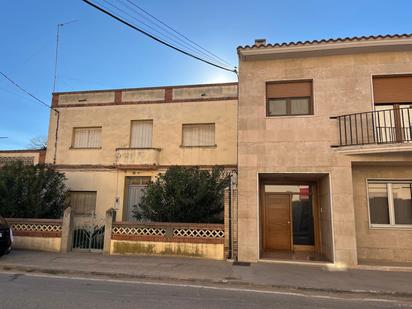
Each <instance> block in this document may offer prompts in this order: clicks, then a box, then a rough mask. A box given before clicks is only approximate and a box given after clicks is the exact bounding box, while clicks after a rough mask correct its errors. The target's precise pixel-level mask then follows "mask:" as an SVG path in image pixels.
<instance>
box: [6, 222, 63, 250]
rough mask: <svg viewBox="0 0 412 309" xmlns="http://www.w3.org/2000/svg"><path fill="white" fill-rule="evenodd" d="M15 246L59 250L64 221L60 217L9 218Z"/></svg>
mask: <svg viewBox="0 0 412 309" xmlns="http://www.w3.org/2000/svg"><path fill="white" fill-rule="evenodd" d="M7 222H8V223H9V224H10V226H11V229H12V232H13V238H14V241H13V248H15V249H27V250H42V251H53V252H59V251H60V248H61V237H62V231H63V227H62V224H63V221H62V220H58V219H56V220H55V219H20V218H9V219H7Z"/></svg>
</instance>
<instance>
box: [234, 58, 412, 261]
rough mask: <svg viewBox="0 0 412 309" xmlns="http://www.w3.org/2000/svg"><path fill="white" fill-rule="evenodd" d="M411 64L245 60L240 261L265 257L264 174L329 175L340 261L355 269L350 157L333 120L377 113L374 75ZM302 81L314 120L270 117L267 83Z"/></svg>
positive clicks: (388, 60)
mask: <svg viewBox="0 0 412 309" xmlns="http://www.w3.org/2000/svg"><path fill="white" fill-rule="evenodd" d="M411 60H412V53H411V52H392V53H370V54H355V55H339V56H324V57H308V58H296V59H294V58H291V59H279V60H261V61H241V62H240V77H239V122H238V129H239V147H238V151H239V157H238V158H239V161H238V164H239V259H240V260H250V261H254V260H256V259H258V252H259V250H258V246H259V245H258V241H257V240H258V238H259V235H258V231H259V229H258V226H257V225H258V220H257V219H258V218H257V211H256V209H257V207H258V196H257V175H258V173H263V172H266V173H330V177H331V190H332V192H333V194H332V199H331V203H332V209H333V218H334V222H333V223H334V241H335V257H336V260H335V261H336V262H344V263H348V264H355V263H356V261H357V252H356V250H357V246H356V237H355V214H354V207H353V188H352V170H351V157H350V156H347V155H345V154H343V153H340V151H339V150H337V149H333V148H331V145H335V144H337V143H338V137H339V133H338V126H337V122H336V120H333V119H330V117H331V116H335V115H342V114H349V113H355V112H365V111H370V110H371V109H372V107H373V104H372V102H373V99H372V75H374V74H395V73H411V72H412V61H411ZM298 79H312V80H313V91H314V98H313V99H314V115H308V116H294V117H272V118H268V117H266V111H265V106H266V88H265V87H266V82H268V81H280V80H298ZM369 159H370V158H367V159H366V160H369ZM389 160H390V159H389ZM405 160H409V161H410V160H411V159H410V158H405Z"/></svg>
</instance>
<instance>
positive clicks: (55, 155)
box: [53, 108, 60, 164]
mask: <svg viewBox="0 0 412 309" xmlns="http://www.w3.org/2000/svg"><path fill="white" fill-rule="evenodd" d="M53 111H55V112H56V114H57V120H56V136H55V138H54V155H53V164H56V157H57V139H58V137H59V125H60V112H59V111H58V110H57V109H54V108H53Z"/></svg>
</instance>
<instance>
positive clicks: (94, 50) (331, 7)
mask: <svg viewBox="0 0 412 309" xmlns="http://www.w3.org/2000/svg"><path fill="white" fill-rule="evenodd" d="M96 1H102V0H96ZM110 1H112V2H113V3H117V5H119V3H120V1H122V0H110ZM134 1H135V2H136V3H137V4H138V5H140V6H141V7H143V8H144V9H146V10H148V11H149V12H151V13H152V14H153V15H155V16H156V17H158V18H159V19H161V20H163V21H165V22H167V23H168V24H169V25H171V26H173V27H174V28H176V29H177V30H179V31H180V32H182V33H184V34H185V35H186V36H188V37H189V38H191V39H192V40H194V41H196V42H197V43H199V44H200V45H202V46H204V47H206V48H207V49H209V50H210V51H212V52H214V53H215V54H217V55H219V56H220V57H222V58H224V59H227V60H228V61H229V62H231V63H233V64H234V65H236V64H237V55H236V47H237V46H238V45H246V44H251V43H253V41H254V39H255V38H266V39H267V40H268V42H285V41H297V40H310V39H322V38H334V37H346V36H355V35H356V36H358V35H371V34H393V33H410V32H412V18H411V17H412V16H411V15H412V14H411V12H412V1H410V0H405V1H401V0H391V1H386V0H373V1H369V0H356V1H353V0H346V1H338V0H336V1H333V0H329V1H326V0H300V1H299V0H287V1H285V0H282V1H278V0H268V1H259V0H255V1H242V0H225V1H222V0H220V1H219V0H204V1H199V0H197V1H194V0H174V1H166V0H151V1H149V0H134ZM71 20H78V22H76V23H72V24H69V25H66V26H64V27H63V28H62V30H61V45H60V56H59V66H58V78H57V87H56V90H57V91H72V90H86V89H104V88H130V87H146V86H161V85H178V84H192V83H193V84H195V83H210V82H225V81H234V80H235V75H234V74H233V73H226V72H224V71H220V70H218V69H215V68H212V67H209V66H207V65H206V64H203V63H200V62H197V61H196V60H193V59H190V58H188V57H186V56H184V55H181V54H178V53H177V52H175V51H173V50H171V49H168V48H167V47H164V46H161V45H159V44H158V43H156V42H154V41H152V40H150V39H148V38H147V37H145V36H143V35H141V34H139V33H137V32H135V31H134V30H131V29H129V28H127V27H126V26H124V25H122V24H120V23H118V22H116V21H115V20H112V19H111V18H109V17H107V16H105V15H103V14H102V13H100V12H98V11H96V10H95V9H93V8H91V7H89V6H87V5H86V4H84V3H83V2H82V1H81V0H36V1H34V0H2V1H0V39H1V45H0V46H1V48H0V70H1V71H3V72H5V73H6V74H8V75H9V76H10V77H11V78H13V79H14V80H16V81H17V82H18V83H20V84H21V85H23V86H24V87H25V88H26V89H28V90H29V91H31V92H32V93H33V94H35V95H36V96H38V97H39V98H41V99H42V100H44V101H46V102H50V100H51V92H52V86H53V71H54V52H55V40H56V38H55V37H56V25H57V24H58V23H63V22H67V21H71ZM0 104H1V112H0V136H7V137H8V138H7V139H0V149H18V148H25V147H27V145H28V143H29V140H30V139H31V138H33V137H36V136H46V135H47V129H48V121H49V110H47V108H44V107H42V106H41V105H39V104H38V103H36V102H34V101H33V100H32V99H30V98H28V97H27V96H26V95H24V94H23V93H21V92H19V90H18V89H16V88H14V87H13V86H12V85H11V84H10V83H8V82H7V81H6V80H4V79H2V77H0Z"/></svg>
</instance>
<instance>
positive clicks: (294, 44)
mask: <svg viewBox="0 0 412 309" xmlns="http://www.w3.org/2000/svg"><path fill="white" fill-rule="evenodd" d="M410 38H412V33H405V34H386V35H370V36H354V37H346V38H331V39H322V40H307V41H296V42H283V43H274V44H270V43H268V44H261V45H256V44H253V45H245V46H238V47H237V49H238V50H239V49H260V48H267V47H279V48H281V47H297V46H305V45H319V44H330V43H345V42H351V43H353V42H362V41H376V40H387V39H410Z"/></svg>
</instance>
